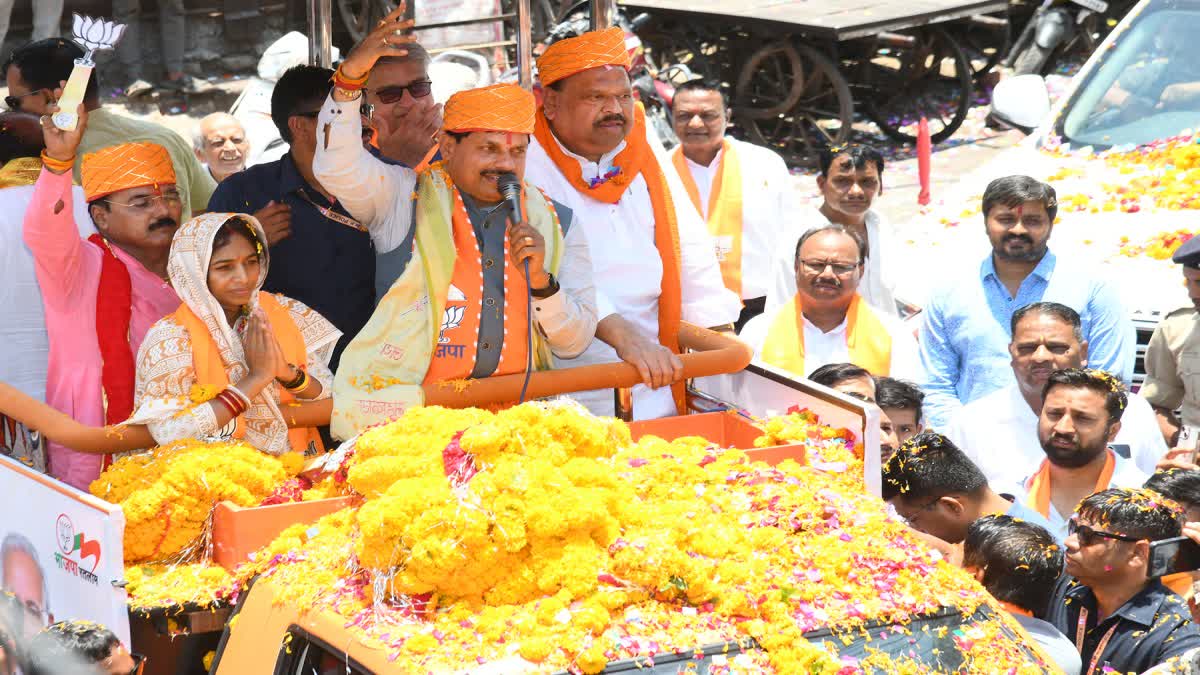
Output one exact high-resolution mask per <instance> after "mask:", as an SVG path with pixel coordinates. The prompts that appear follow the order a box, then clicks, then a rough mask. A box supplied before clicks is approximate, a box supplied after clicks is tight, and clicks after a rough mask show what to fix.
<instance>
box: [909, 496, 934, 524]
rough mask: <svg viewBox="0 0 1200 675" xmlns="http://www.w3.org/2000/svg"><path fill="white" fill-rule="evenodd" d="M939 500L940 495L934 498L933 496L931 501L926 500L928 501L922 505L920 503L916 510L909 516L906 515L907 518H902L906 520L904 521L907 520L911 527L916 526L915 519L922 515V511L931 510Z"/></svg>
mask: <svg viewBox="0 0 1200 675" xmlns="http://www.w3.org/2000/svg"><path fill="white" fill-rule="evenodd" d="M940 501H942V498H941V497H936V498H934V500H933V501H931V502H928V503H926V504H923V505H921V506H919V507H917V510H916V511H914V512H913V513H912V515H911V516H910V517H908V518H905V519H904V520H906V521H907V522H908V524H909V525H912V526H913V527H916V526H917V521H918V520H920V519H921V516H922V515H923V514H924V513H926V512H929V511H932V510H933V508H934V507H935V506H937V505H938V502H940Z"/></svg>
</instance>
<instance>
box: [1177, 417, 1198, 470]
mask: <svg viewBox="0 0 1200 675" xmlns="http://www.w3.org/2000/svg"><path fill="white" fill-rule="evenodd" d="M1197 446H1200V429H1198V428H1196V427H1193V426H1190V425H1187V424H1185V425H1183V426H1181V427H1179V439H1178V441H1177V442H1176V443H1175V447H1176V448H1186V449H1188V450H1191V451H1192V452H1191V454H1190V455H1188V461H1190V462H1191V463H1192V464H1195V463H1196V449H1197Z"/></svg>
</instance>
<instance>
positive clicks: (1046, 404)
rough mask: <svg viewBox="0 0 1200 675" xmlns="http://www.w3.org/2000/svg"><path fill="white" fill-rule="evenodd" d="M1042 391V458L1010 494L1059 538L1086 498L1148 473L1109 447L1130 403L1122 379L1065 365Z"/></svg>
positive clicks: (1133, 484)
mask: <svg viewBox="0 0 1200 675" xmlns="http://www.w3.org/2000/svg"><path fill="white" fill-rule="evenodd" d="M1043 391H1044V393H1043V403H1042V412H1041V415H1039V417H1038V441H1040V442H1041V444H1042V451H1043V452H1044V453H1045V459H1044V460H1043V461H1042V464H1041V466H1040V467H1039V468H1038V469H1037V470H1036V471H1035V472H1033V473H1032V474H1031V475H1029V476H1028V477H1027V478H1025V479H1024V480H1022V481H1021V483H1020V484H1019V485H1017V486H1014V488H1013V490H1011V493H1012V494H1014V495H1016V496H1017V498H1018V499H1021V500H1022V501H1024V503H1025V505H1026V506H1028V507H1029V508H1031V509H1033V510H1034V511H1037V512H1038V513H1040V514H1041V515H1042V516H1043V517H1045V518H1046V520H1048V521H1049V522H1050V534H1052V535H1054V538H1055V539H1057V540H1059V541H1063V540H1065V539H1066V538H1067V522H1068V521H1069V520H1070V518H1071V514H1073V513H1075V507H1077V506H1078V505H1079V502H1081V501H1082V500H1083V499H1084V498H1085V497H1087V496H1088V495H1091V494H1094V493H1096V492H1100V491H1102V490H1107V489H1109V488H1118V487H1128V488H1140V487H1141V486H1142V485H1143V484H1144V483H1145V482H1146V479H1147V478H1148V477H1149V476H1148V474H1147V473H1146V472H1144V471H1142V470H1141V469H1139V468H1138V467H1137V466H1136V465H1135V464H1134V463H1133V462H1132V461H1130V460H1127V459H1125V458H1124V457H1121V456H1120V455H1118V454H1117V453H1116V452H1113V450H1112V449H1111V448H1109V444H1110V443H1112V442H1113V439H1115V438H1116V436H1117V432H1119V431H1120V430H1121V413H1122V412H1124V410H1125V408H1126V406H1127V403H1128V398H1127V397H1126V394H1125V385H1123V384H1121V381H1120V380H1118V379H1116V378H1114V377H1113V376H1112V375H1109V374H1108V373H1106V372H1104V371H1102V370H1084V369H1080V368H1068V369H1066V370H1056V371H1054V372H1053V373H1051V374H1050V376H1049V377H1048V378H1047V380H1046V387H1045V389H1044V390H1043ZM1004 491H1005V492H1010V491H1009V490H1004Z"/></svg>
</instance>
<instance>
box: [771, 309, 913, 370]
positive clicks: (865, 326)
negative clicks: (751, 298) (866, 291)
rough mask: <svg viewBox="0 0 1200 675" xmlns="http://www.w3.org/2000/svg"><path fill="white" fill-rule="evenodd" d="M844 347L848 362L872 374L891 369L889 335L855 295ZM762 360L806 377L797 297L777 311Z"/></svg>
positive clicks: (802, 334)
mask: <svg viewBox="0 0 1200 675" xmlns="http://www.w3.org/2000/svg"><path fill="white" fill-rule="evenodd" d="M846 348H847V350H848V351H849V352H850V362H851V363H853V364H854V365H856V366H860V367H862V368H866V369H867V370H868V371H869V372H870V373H871V374H872V375H887V374H888V373H889V371H890V370H891V367H892V335H891V333H889V332H888V329H887V326H885V325H884V324H883V321H881V320H880V319H879V316H878V315H876V314H875V310H873V309H871V306H870V305H869V304H867V303H866V302H863V301H862V298H861V297H860V296H859V295H857V294H855V296H854V299H853V300H851V301H850V307H849V308H848V309H847V310H846ZM762 359H763V361H766V362H767V363H769V364H771V365H773V366H777V367H779V368H783V369H784V370H786V371H789V372H792V373H795V374H797V375H799V376H800V377H804V376H806V375H807V374H808V370H807V369H806V368H805V365H804V315H803V313H802V312H801V307H800V295H799V294H796V295H794V296H792V299H791V300H789V301H788V302H787V304H785V305H784V306H783V307H780V308H779V311H778V313H776V314H775V318H773V319H772V320H771V327H770V329H769V330H768V331H767V337H766V340H764V342H763V347H762Z"/></svg>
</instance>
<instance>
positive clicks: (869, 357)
mask: <svg viewBox="0 0 1200 675" xmlns="http://www.w3.org/2000/svg"><path fill="white" fill-rule="evenodd" d="M866 255H867V248H866V244H865V243H864V242H863V240H862V238H861V237H859V236H858V233H856V232H854V231H853V230H850V229H847V228H845V227H843V226H841V225H835V224H826V225H822V226H821V227H818V228H816V229H812V230H809V231H808V232H805V233H804V234H803V235H802V236H801V237H800V244H799V246H798V247H797V251H796V259H795V267H796V279H797V281H796V285H795V287H794V290H793V292H792V298H791V299H790V300H789V301H788V302H787V303H785V304H783V305H782V306H780V307H777V308H775V309H773V310H768V311H767V312H766V313H765V314H763V315H762V316H759V317H757V318H755V319H752V320H751V321H750V323H748V324H747V325H746V328H745V330H743V331H742V339H743V340H744V341H745V342H746V343H747V344H749V345H751V346H752V347H754V357H755V359H756V360H759V361H763V362H765V363H767V364H769V365H772V366H775V367H777V368H782V369H784V370H787V371H789V372H791V373H794V374H796V375H798V376H800V377H805V376H807V375H808V374H810V373H812V372H813V371H814V370H816V369H817V368H819V367H820V366H822V365H825V364H827V363H841V362H846V363H853V364H854V365H856V366H860V367H862V368H865V369H866V370H867V371H869V372H870V373H871V374H872V375H875V376H880V375H887V376H891V377H899V378H910V379H911V378H913V377H915V375H916V374H917V368H918V364H919V359H918V354H917V343H916V340H915V339H914V338H913V335H912V331H910V330H907V329H906V328H905V327H904V325H903V324H902V323H901V322H900V320H899V319H897V318H896V317H894V316H890V315H887V314H884V313H883V312H881V311H878V310H877V309H875V308H874V307H873V306H871V305H869V304H867V302H866V301H864V300H863V299H862V296H861V295H859V292H858V289H859V287H860V286H859V284H860V283H861V280H862V274H863V267H864V266H865V262H866V260H867V259H868V258H867V257H866Z"/></svg>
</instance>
